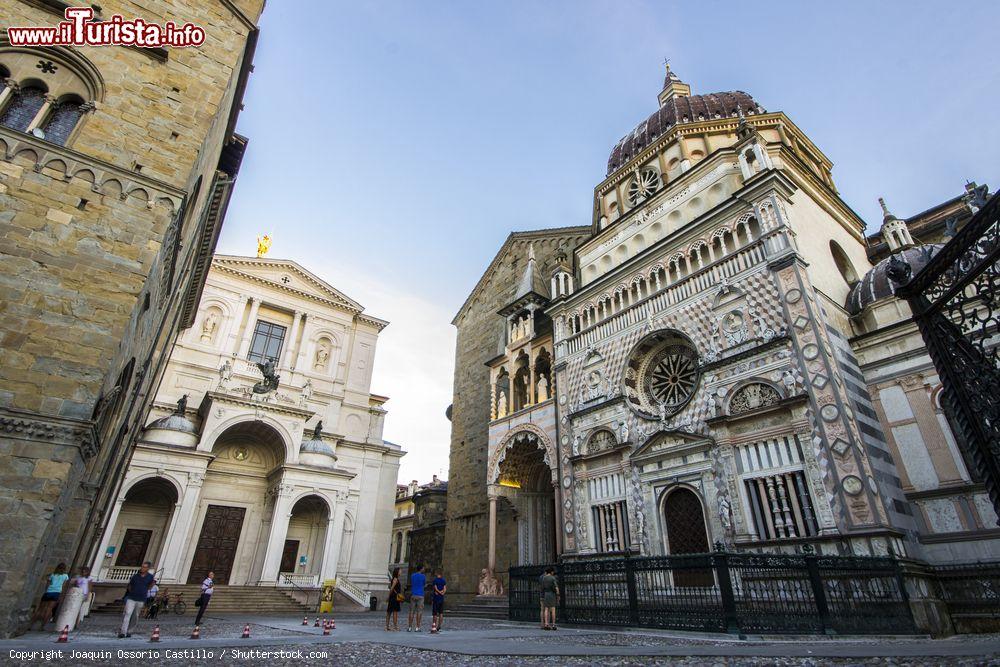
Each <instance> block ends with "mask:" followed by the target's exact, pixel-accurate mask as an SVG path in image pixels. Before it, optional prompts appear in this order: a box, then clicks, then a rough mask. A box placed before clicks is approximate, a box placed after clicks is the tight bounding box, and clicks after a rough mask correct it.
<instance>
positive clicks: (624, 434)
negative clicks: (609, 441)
mask: <svg viewBox="0 0 1000 667" xmlns="http://www.w3.org/2000/svg"><path fill="white" fill-rule="evenodd" d="M618 434H619V437H620V438H621V442H622V444H627V443H628V436H629V432H628V422H627V421H625V420H624V419H623V420H622V421H621V424H620V425H619V427H618Z"/></svg>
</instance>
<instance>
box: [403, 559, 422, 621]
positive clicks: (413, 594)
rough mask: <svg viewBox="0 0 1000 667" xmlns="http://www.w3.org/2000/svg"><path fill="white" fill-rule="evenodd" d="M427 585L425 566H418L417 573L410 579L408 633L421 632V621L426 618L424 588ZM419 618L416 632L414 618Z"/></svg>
mask: <svg viewBox="0 0 1000 667" xmlns="http://www.w3.org/2000/svg"><path fill="white" fill-rule="evenodd" d="M426 584H427V576H426V575H424V566H423V565H418V566H417V569H416V572H414V573H413V576H411V577H410V615H409V618H408V619H407V621H406V631H407V632H420V620H421V619H422V618H423V616H424V586H426ZM414 616H416V617H417V625H416V629H415V630H414V626H413V617H414Z"/></svg>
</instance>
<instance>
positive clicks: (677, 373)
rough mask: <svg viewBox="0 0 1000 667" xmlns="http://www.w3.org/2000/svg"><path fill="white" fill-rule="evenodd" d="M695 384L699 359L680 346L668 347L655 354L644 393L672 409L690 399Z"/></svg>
mask: <svg viewBox="0 0 1000 667" xmlns="http://www.w3.org/2000/svg"><path fill="white" fill-rule="evenodd" d="M697 384H698V359H697V358H696V356H695V354H694V351H693V350H692V349H691V348H689V347H686V346H683V345H670V346H669V347H666V348H664V349H663V350H661V351H660V352H658V353H657V354H656V357H655V358H654V360H653V362H652V363H651V364H650V368H649V372H648V374H647V375H646V378H645V387H644V389H645V390H646V393H648V394H649V396H650V398H651V399H652V400H653V402H654V403H659V404H661V405H666V406H667V407H668V408H674V407H677V406H680V405H683V404H684V403H686V402H687V400H688V399H689V398H691V394H692V393H693V392H694V388H695V386H696V385H697Z"/></svg>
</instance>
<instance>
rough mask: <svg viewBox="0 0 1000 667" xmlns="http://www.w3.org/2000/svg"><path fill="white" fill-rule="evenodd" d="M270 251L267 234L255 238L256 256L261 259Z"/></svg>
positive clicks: (269, 238)
mask: <svg viewBox="0 0 1000 667" xmlns="http://www.w3.org/2000/svg"><path fill="white" fill-rule="evenodd" d="M270 249H271V237H270V236H268V235H267V234H264V235H263V236H258V237H257V256H258V257H263V256H264V255H266V254H267V251H268V250H270Z"/></svg>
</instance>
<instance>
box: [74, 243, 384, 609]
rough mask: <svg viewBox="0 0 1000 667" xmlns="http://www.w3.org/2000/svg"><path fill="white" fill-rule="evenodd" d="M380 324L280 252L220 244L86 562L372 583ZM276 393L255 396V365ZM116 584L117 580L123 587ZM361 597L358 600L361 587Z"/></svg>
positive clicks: (225, 575) (98, 572) (231, 576)
mask: <svg viewBox="0 0 1000 667" xmlns="http://www.w3.org/2000/svg"><path fill="white" fill-rule="evenodd" d="M386 324H387V322H385V321H383V320H379V319H378V318H375V317H372V316H370V315H367V314H366V313H364V312H363V308H362V306H361V305H360V304H358V303H357V302H355V301H353V300H352V299H350V298H349V297H347V296H345V295H344V294H342V293H341V292H339V291H337V290H336V289H335V288H334V287H332V286H330V285H328V284H327V283H325V282H323V281H322V280H320V279H319V278H317V277H316V276H315V275H313V274H312V273H310V272H309V271H307V270H306V269H304V268H303V267H301V266H299V265H298V264H296V263H295V262H292V261H288V260H271V259H258V258H252V257H236V256H226V255H218V256H216V257H215V259H214V260H213V262H212V268H211V270H210V272H209V274H208V278H207V281H206V285H205V289H204V292H203V294H202V298H201V302H200V305H199V307H198V310H197V314H196V316H195V322H194V326H192V327H191V328H190V329H187V330H186V331H185V332H183V333H182V334H181V335H180V336H179V337H178V340H177V343H176V344H175V346H174V348H173V350H172V352H171V354H170V359H169V362H168V365H167V371H166V373H165V375H164V378H163V382H162V383H161V385H160V388H159V391H158V392H157V394H156V397H155V399H154V402H153V409H152V411H151V414H150V420H149V422H148V423H147V425H146V427H145V429H144V431H143V435H142V437H141V438H140V440H139V442H138V444H137V445H136V449H135V452H134V454H133V456H132V459H131V461H130V462H129V465H128V468H127V469H126V471H125V476H124V477H125V479H124V483H123V484H122V487H121V490H120V491H119V493H118V495H117V498H116V501H115V504H114V505H113V509H112V511H111V514H110V518H109V521H108V525H107V528H106V529H105V531H104V533H103V535H102V536H101V541H100V548H99V549H98V552H97V555H96V557H95V559H94V561H93V565H94V567H93V570H94V573H95V577H96V579H97V581H98V582H101V583H105V582H107V583H114V582H122V581H127V580H128V578H129V577H131V575H132V574H133V573H134V572H135V571H136V569H137V568H138V566H139V565H140V564H141V563H142V562H143V561H145V560H148V561H151V562H152V563H153V564H154V569H155V570H156V571H157V572H158V573H159V575H158V576H159V580H160V581H161V582H163V583H164V584H169V583H200V582H201V580H202V579H204V577H205V575H206V573H207V572H208V571H210V570H211V571H214V572H215V575H216V577H215V578H216V582H217V583H218V584H220V585H223V586H224V585H243V586H245V585H261V586H275V585H277V586H298V587H301V588H305V589H310V588H313V589H315V588H318V587H319V586H320V585H321V584H322V582H323V581H326V580H330V579H337V580H338V587H339V588H341V589H342V590H343V589H345V588H348V589H350V590H349V591H348V593H350V591H353V590H355V589H361V590H362V591H365V590H376V591H379V592H380V591H381V590H382V589H383V588H384V583H385V572H384V568H385V561H384V558H385V553H386V551H387V550H388V548H389V539H390V528H391V524H392V514H393V509H392V508H393V503H394V496H395V487H396V476H397V473H398V470H399V460H400V458H401V457H402V456H403V452H402V451H401V449H400V448H399V447H398V446H397V445H393V444H391V443H388V442H385V441H384V440H383V439H382V430H383V425H384V421H385V415H386V411H385V409H384V408H383V407H382V406H383V404H384V403H385V402H386V400H387V399H386V397H384V396H378V395H376V394H372V393H371V391H370V385H371V373H372V369H373V366H374V362H375V349H376V345H377V341H378V334H379V332H380V331H381V330H382V329H383V328H384V327H385V326H386ZM269 361H271V362H273V364H274V371H275V373H277V374H278V377H279V383H278V386H277V388H276V389H274V390H273V391H270V392H266V393H259V392H257V391H256V390H255V385H257V386H259V385H260V383H261V382H262V381H263V379H264V378H263V376H262V371H261V368H260V367H259V366H258V364H267V363H268V362H269ZM116 585H117V586H119V587H120V584H116ZM356 597H358V598H359V599H358V600H356V601H357V602H359V603H361V604H367V599H368V598H367V596H366V595H359V596H356Z"/></svg>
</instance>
